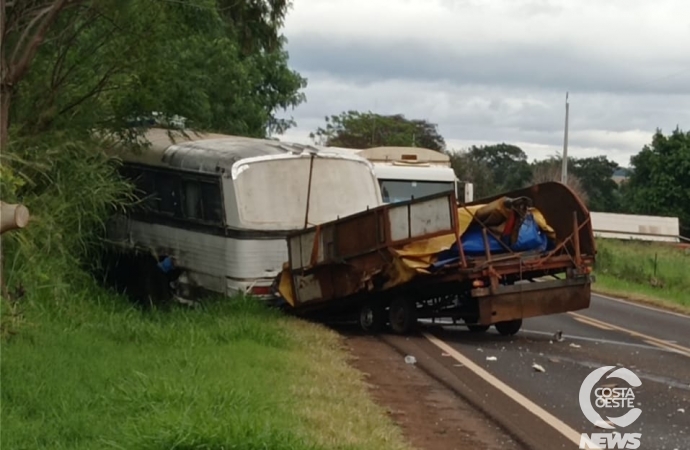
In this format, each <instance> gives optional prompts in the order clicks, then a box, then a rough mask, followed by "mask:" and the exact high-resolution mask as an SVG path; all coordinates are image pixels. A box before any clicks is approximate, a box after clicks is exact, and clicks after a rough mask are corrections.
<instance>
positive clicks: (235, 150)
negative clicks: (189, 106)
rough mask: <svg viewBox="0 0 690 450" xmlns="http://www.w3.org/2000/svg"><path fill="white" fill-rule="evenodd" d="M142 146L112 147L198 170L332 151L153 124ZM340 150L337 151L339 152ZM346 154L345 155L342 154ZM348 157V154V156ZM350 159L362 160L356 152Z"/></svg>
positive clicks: (129, 156) (129, 155)
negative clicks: (173, 128) (154, 125)
mask: <svg viewBox="0 0 690 450" xmlns="http://www.w3.org/2000/svg"><path fill="white" fill-rule="evenodd" d="M138 142H139V143H141V144H148V145H146V146H145V147H143V148H141V149H132V148H130V147H127V146H118V147H116V148H113V149H112V150H110V154H111V156H117V157H119V158H121V159H122V160H123V161H125V162H132V163H140V164H146V165H150V166H159V167H169V168H177V169H183V170H191V171H197V172H208V173H217V172H224V171H230V170H231V169H232V166H233V165H234V164H235V163H236V162H238V161H241V160H244V159H248V158H257V157H270V156H279V155H282V156H283V157H285V156H289V155H300V154H302V153H304V152H305V151H312V152H315V153H317V154H319V153H322V154H329V153H332V152H329V151H328V149H327V148H325V147H318V146H310V145H302V144H295V143H288V142H280V141H277V140H272V139H259V138H249V137H244V136H231V135H225V134H217V133H199V132H195V131H191V130H186V131H185V132H184V133H182V132H180V131H174V130H167V129H162V128H151V129H149V130H148V131H147V132H146V133H145V134H144V136H143V139H139V141H138ZM336 154H337V152H336ZM340 156H341V157H346V156H345V155H342V154H341V155H340ZM346 158H347V157H346ZM348 159H356V160H362V159H363V158H361V157H358V156H356V155H350V156H349V158H348Z"/></svg>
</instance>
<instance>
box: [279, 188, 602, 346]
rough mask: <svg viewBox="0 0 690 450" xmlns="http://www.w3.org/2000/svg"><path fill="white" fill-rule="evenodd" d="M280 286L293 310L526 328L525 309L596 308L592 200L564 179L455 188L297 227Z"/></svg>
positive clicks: (396, 322)
mask: <svg viewBox="0 0 690 450" xmlns="http://www.w3.org/2000/svg"><path fill="white" fill-rule="evenodd" d="M287 241H288V256H289V259H288V261H286V262H285V264H284V265H283V270H282V272H281V273H280V275H279V276H278V277H277V278H276V280H275V283H274V293H275V295H276V296H278V297H279V298H281V299H282V300H283V301H284V304H285V308H286V309H287V310H289V311H290V312H291V313H294V314H296V315H302V316H317V317H320V318H324V317H328V318H334V317H357V320H358V322H359V325H360V326H361V328H362V329H364V330H366V331H370V332H377V331H381V330H383V329H384V327H387V326H388V327H390V329H391V330H392V331H393V332H395V333H399V334H405V333H408V332H410V331H411V330H413V329H414V328H415V327H416V324H417V323H418V320H419V319H450V320H452V321H453V323H456V322H457V321H459V320H461V321H463V322H464V323H465V324H466V325H467V327H468V328H469V329H470V330H471V331H475V332H484V331H486V330H488V329H489V328H490V327H491V326H492V325H493V326H494V327H495V328H496V330H497V331H498V332H499V333H500V334H503V335H512V334H515V333H517V332H518V331H519V330H520V328H521V326H522V321H523V319H525V318H529V317H536V316H543V315H549V314H557V313H563V312H567V311H575V310H580V309H585V308H588V307H589V305H590V287H591V283H592V282H593V281H594V277H593V275H592V273H591V272H592V267H593V264H594V261H595V255H596V247H595V241H594V234H593V231H592V224H591V221H590V215H589V211H588V210H587V208H586V207H585V205H584V204H583V203H582V202H581V201H580V199H579V198H578V197H577V195H576V194H575V193H574V192H573V191H572V190H571V189H569V188H568V187H567V186H566V185H564V184H561V183H558V182H547V183H541V184H536V185H533V186H530V187H527V188H525V189H520V190H516V191H512V192H507V193H504V194H501V195H497V196H494V197H490V198H485V199H481V200H477V201H475V202H471V203H467V204H464V203H459V202H458V201H457V199H456V197H455V193H454V192H447V193H442V194H436V195H433V196H428V197H424V198H419V199H412V200H409V201H404V202H400V203H394V204H386V205H383V206H379V207H376V208H372V209H368V210H366V211H362V212H359V213H357V214H353V215H350V216H347V217H342V218H339V219H338V220H332V221H330V222H325V223H322V224H320V225H317V226H312V227H309V228H305V229H303V230H299V231H296V232H292V233H291V234H290V235H289V236H288V238H287Z"/></svg>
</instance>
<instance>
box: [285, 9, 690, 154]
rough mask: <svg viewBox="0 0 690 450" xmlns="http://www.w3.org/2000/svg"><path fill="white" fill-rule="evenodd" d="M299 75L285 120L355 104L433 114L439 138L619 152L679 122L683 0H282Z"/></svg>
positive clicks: (683, 95)
mask: <svg viewBox="0 0 690 450" xmlns="http://www.w3.org/2000/svg"><path fill="white" fill-rule="evenodd" d="M284 34H285V36H286V37H287V39H288V46H287V49H288V51H289V53H290V65H291V67H292V68H294V69H295V70H297V71H298V72H300V73H301V74H302V75H303V76H305V77H306V78H307V79H308V87H307V88H306V90H305V93H306V96H307V101H306V103H304V104H302V105H300V106H299V107H297V108H296V109H295V110H294V111H287V112H285V113H283V114H281V115H282V116H290V115H291V116H292V117H294V118H295V120H296V121H297V127H296V128H294V129H291V130H289V131H288V132H287V133H286V134H285V135H283V136H281V137H280V139H281V140H292V141H298V142H310V140H309V138H308V134H309V132H310V131H314V130H316V128H317V127H319V126H321V125H323V124H324V116H326V115H332V114H339V113H340V112H342V111H345V110H349V109H354V110H359V111H373V112H378V113H382V114H395V113H402V114H404V115H405V116H406V117H408V118H411V119H426V120H429V121H430V122H433V123H436V124H438V127H439V131H440V133H441V134H442V135H443V136H444V138H445V139H446V143H447V145H448V147H449V148H450V149H463V148H467V147H468V146H469V145H472V144H477V145H481V144H489V143H498V142H507V143H512V144H516V145H519V146H521V147H522V148H523V150H525V151H526V152H527V154H528V156H529V158H530V160H532V159H535V158H536V159H542V158H545V157H548V156H549V155H553V154H556V153H560V152H561V151H562V148H563V129H564V120H565V92H566V91H569V92H570V131H569V146H568V153H569V155H571V156H576V157H585V156H596V155H606V156H608V157H609V158H610V159H612V160H614V161H616V162H618V163H619V164H621V165H628V163H629V160H630V156H632V155H634V154H635V153H637V152H638V151H639V150H640V149H641V148H642V146H643V145H644V144H646V143H648V142H649V141H650V139H651V136H652V134H653V133H654V130H655V129H656V128H657V127H659V128H661V129H662V130H663V131H664V132H666V133H669V132H671V131H672V130H673V129H674V128H675V127H676V126H680V128H681V129H683V130H685V131H688V130H690V1H689V0H655V1H650V0H645V1H642V0H577V1H576V0H561V1H555V0H531V1H530V0H294V6H293V8H292V10H291V11H290V12H289V13H288V17H287V20H286V26H285V29H284Z"/></svg>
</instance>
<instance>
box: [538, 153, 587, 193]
mask: <svg viewBox="0 0 690 450" xmlns="http://www.w3.org/2000/svg"><path fill="white" fill-rule="evenodd" d="M568 159H570V158H568ZM562 161H563V158H561V157H551V158H548V159H544V160H541V161H534V163H532V181H531V182H532V184H539V183H546V182H548V181H558V182H561V180H562V174H563V162H562ZM566 186H568V187H569V188H570V189H571V190H572V191H573V192H575V194H577V196H578V197H580V200H581V201H582V202H583V203H584V204H588V203H589V201H590V196H589V193H588V192H587V188H586V186H585V184H584V183H583V182H582V180H581V179H580V177H579V176H578V175H577V174H574V173H568V180H567V182H566Z"/></svg>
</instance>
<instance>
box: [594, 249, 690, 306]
mask: <svg viewBox="0 0 690 450" xmlns="http://www.w3.org/2000/svg"><path fill="white" fill-rule="evenodd" d="M597 248H598V255H597V262H596V272H595V273H596V276H597V281H596V283H595V284H594V285H593V288H594V289H595V290H597V291H599V292H602V293H608V294H612V295H618V296H622V297H628V298H631V299H635V300H641V301H647V302H650V303H656V304H659V305H666V306H669V307H671V308H674V309H679V310H683V311H686V312H690V248H688V247H686V248H682V247H679V246H675V245H672V244H666V243H659V242H642V241H622V240H615V239H597Z"/></svg>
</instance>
